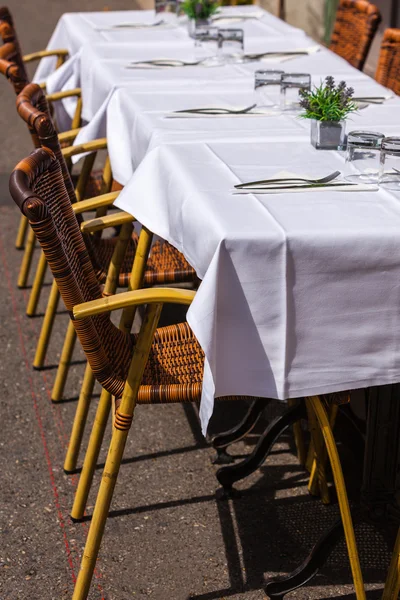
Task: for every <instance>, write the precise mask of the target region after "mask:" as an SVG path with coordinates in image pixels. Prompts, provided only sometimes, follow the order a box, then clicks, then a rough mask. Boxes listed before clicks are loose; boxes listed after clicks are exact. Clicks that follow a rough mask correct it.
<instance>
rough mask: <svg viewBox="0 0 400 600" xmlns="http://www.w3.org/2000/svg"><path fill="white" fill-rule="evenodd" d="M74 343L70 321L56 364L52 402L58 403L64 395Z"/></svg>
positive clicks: (73, 332)
mask: <svg viewBox="0 0 400 600" xmlns="http://www.w3.org/2000/svg"><path fill="white" fill-rule="evenodd" d="M75 342H76V331H75V327H74V324H73V323H72V321H69V323H68V329H67V333H66V336H65V340H64V346H63V349H62V352H61V356H60V362H59V363H58V369H57V375H56V378H55V380H54V385H53V390H52V392H51V400H52V402H59V401H60V400H61V398H62V396H63V393H64V387H65V382H66V381H67V376H68V371H69V366H70V364H71V358H72V354H73V352H74V347H75Z"/></svg>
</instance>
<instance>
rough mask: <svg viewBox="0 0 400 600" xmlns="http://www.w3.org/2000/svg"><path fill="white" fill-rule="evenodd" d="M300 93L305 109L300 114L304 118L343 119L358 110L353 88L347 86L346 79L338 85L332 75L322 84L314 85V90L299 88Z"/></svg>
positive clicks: (302, 105)
mask: <svg viewBox="0 0 400 600" xmlns="http://www.w3.org/2000/svg"><path fill="white" fill-rule="evenodd" d="M299 95H300V106H301V107H302V108H303V109H304V112H303V113H302V114H301V115H300V116H301V117H303V118H304V119H316V120H317V121H342V120H343V119H345V118H346V117H347V116H348V115H349V114H350V113H352V112H354V111H356V110H357V105H356V104H355V102H354V101H353V95H354V90H353V88H351V87H347V85H346V82H345V81H341V82H340V83H339V84H338V85H336V84H335V80H334V78H333V77H332V76H331V75H328V77H326V78H325V82H324V83H321V85H319V86H314V89H313V90H310V91H309V90H299Z"/></svg>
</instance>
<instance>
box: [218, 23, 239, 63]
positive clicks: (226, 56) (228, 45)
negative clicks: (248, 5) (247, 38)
mask: <svg viewBox="0 0 400 600" xmlns="http://www.w3.org/2000/svg"><path fill="white" fill-rule="evenodd" d="M243 51H244V32H243V29H219V31H218V56H219V58H220V61H221V62H222V63H232V62H236V61H238V60H240V58H241V55H242V54H243Z"/></svg>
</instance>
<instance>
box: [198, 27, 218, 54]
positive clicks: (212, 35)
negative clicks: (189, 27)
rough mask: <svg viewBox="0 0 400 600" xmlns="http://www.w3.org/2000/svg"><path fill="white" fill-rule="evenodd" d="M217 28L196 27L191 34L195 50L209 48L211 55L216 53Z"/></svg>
mask: <svg viewBox="0 0 400 600" xmlns="http://www.w3.org/2000/svg"><path fill="white" fill-rule="evenodd" d="M218 33H219V30H218V27H210V25H196V27H195V30H194V32H193V38H194V45H195V47H197V48H209V49H210V50H212V52H213V54H217V51H218Z"/></svg>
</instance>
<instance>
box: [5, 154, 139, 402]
mask: <svg viewBox="0 0 400 600" xmlns="http://www.w3.org/2000/svg"><path fill="white" fill-rule="evenodd" d="M10 192H11V196H12V197H13V199H14V201H15V202H16V204H17V205H18V206H19V208H20V210H21V212H22V213H23V214H24V215H25V216H26V217H27V218H28V219H29V223H30V225H31V227H32V229H33V230H34V232H35V234H36V237H37V239H38V241H39V243H40V245H41V247H42V249H43V252H44V254H45V256H46V259H47V262H48V264H49V266H50V269H51V271H52V273H53V276H54V278H55V280H56V282H57V286H58V288H59V290H60V293H61V296H62V299H63V301H64V304H65V306H66V308H67V310H68V311H69V313H70V314H71V315H72V309H73V307H74V306H75V305H76V304H80V303H82V302H87V301H89V300H95V299H98V298H101V296H102V294H101V288H100V285H99V283H98V280H97V278H96V275H95V271H94V268H93V265H92V262H91V260H90V257H89V253H88V251H87V248H86V245H85V242H84V240H83V236H82V234H81V231H80V228H79V224H78V221H77V219H76V217H75V214H74V212H73V210H72V205H71V201H70V198H69V196H68V193H67V190H66V187H65V182H64V178H63V174H62V170H61V167H60V164H59V162H58V160H57V158H56V156H55V154H54V153H53V152H52V151H51V150H50V149H47V148H40V149H37V150H35V151H34V152H32V154H31V155H30V156H29V157H28V158H26V159H25V160H23V161H21V162H20V163H19V164H18V165H17V167H16V168H15V170H14V171H13V173H12V175H11V178H10ZM71 318H72V317H71ZM73 324H74V327H75V329H76V332H77V335H78V337H79V340H80V342H81V344H82V347H83V350H84V352H85V354H86V357H87V359H88V361H89V364H90V366H91V368H92V370H93V372H94V375H95V377H96V378H97V379H98V381H99V382H100V383H101V385H102V386H103V387H104V388H105V389H106V390H107V391H109V392H110V393H111V394H112V395H114V396H116V397H120V396H121V394H122V391H123V388H124V385H125V379H126V374H127V372H128V368H129V363H130V360H131V357H132V349H133V338H132V337H131V335H130V334H125V333H123V332H122V331H121V330H119V329H117V328H116V327H115V326H114V325H113V324H112V323H111V321H110V317H109V315H108V314H103V315H99V316H96V317H91V318H86V319H82V320H80V321H75V320H73Z"/></svg>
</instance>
